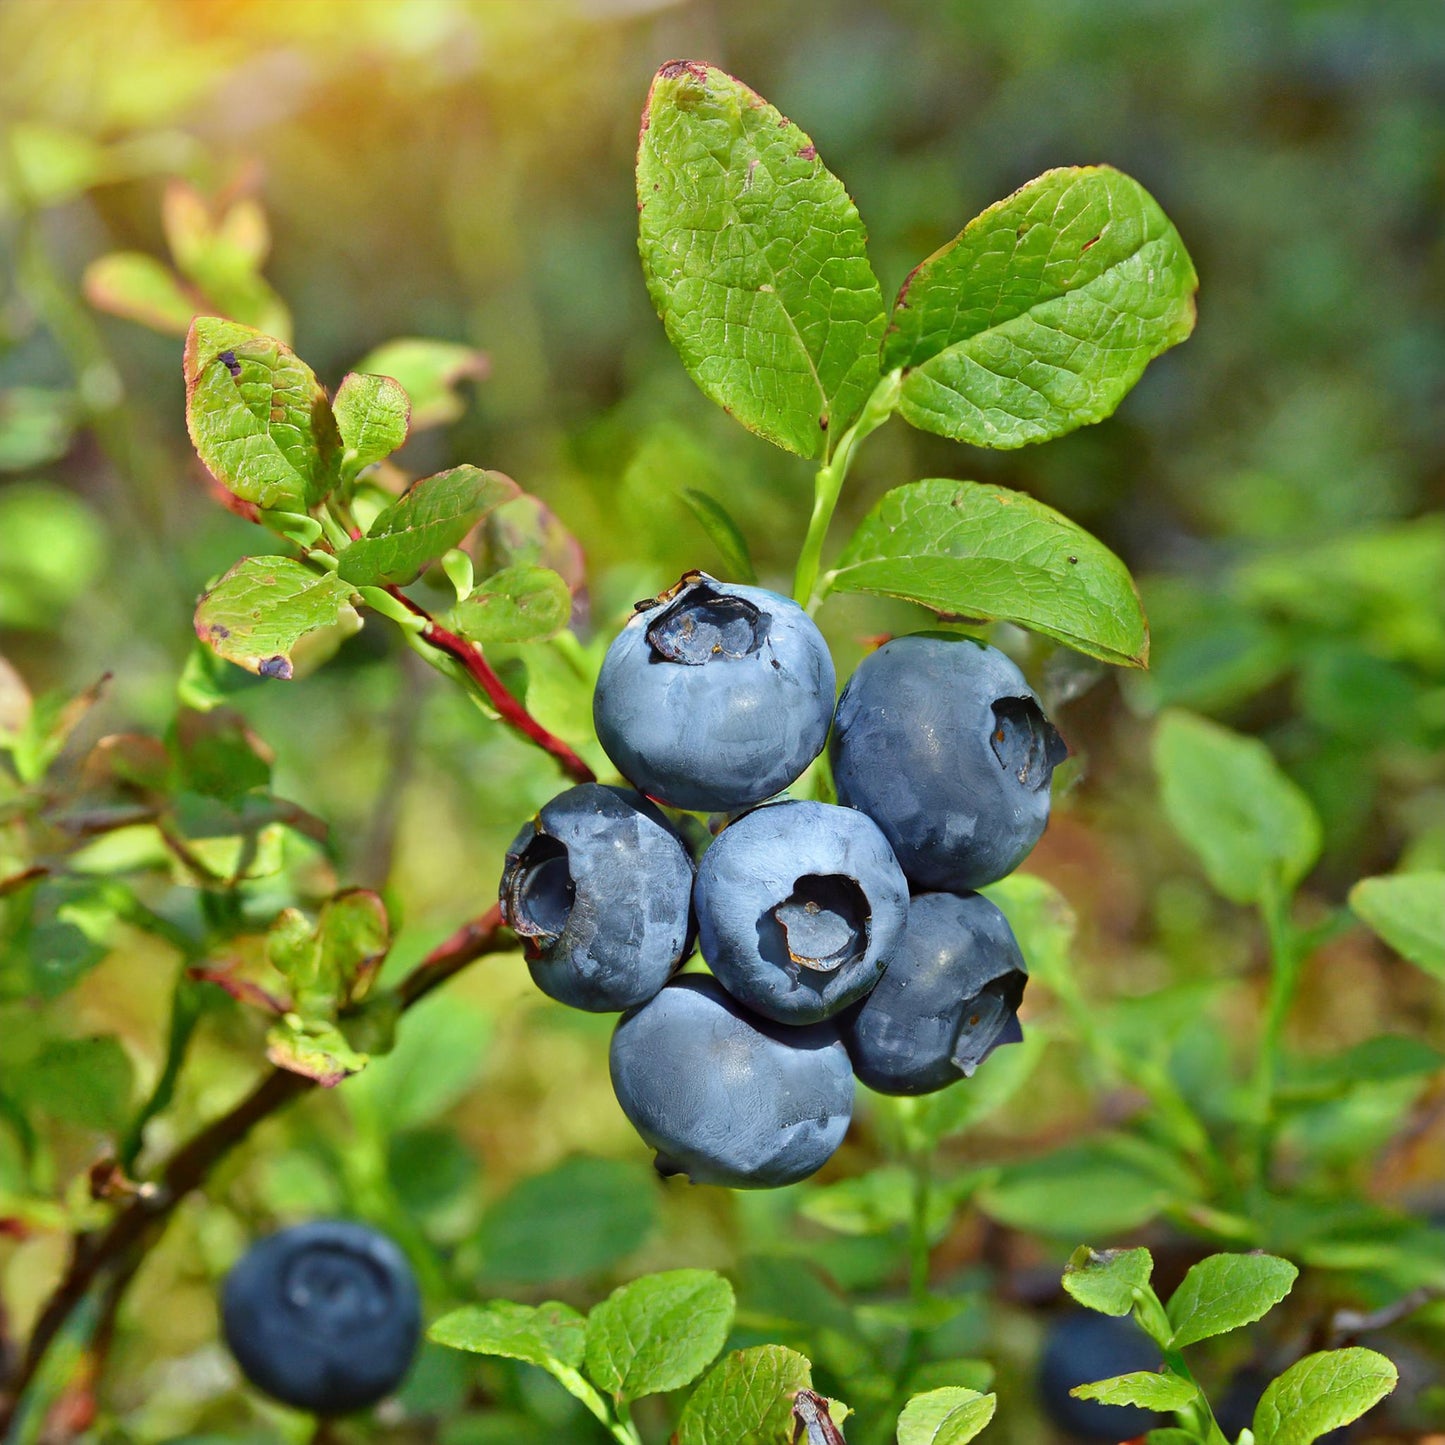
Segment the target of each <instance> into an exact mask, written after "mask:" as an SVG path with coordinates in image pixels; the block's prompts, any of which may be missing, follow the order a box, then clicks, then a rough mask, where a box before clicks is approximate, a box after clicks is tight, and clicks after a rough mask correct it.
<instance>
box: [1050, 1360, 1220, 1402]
mask: <svg viewBox="0 0 1445 1445" xmlns="http://www.w3.org/2000/svg"><path fill="white" fill-rule="evenodd" d="M1069 1394H1071V1395H1073V1396H1074V1397H1075V1399H1078V1400H1097V1401H1098V1402H1099V1403H1100V1404H1101V1405H1138V1406H1140V1407H1141V1408H1142V1409H1145V1410H1179V1409H1182V1408H1183V1407H1184V1406H1185V1405H1189V1404H1192V1403H1193V1402H1194V1400H1195V1399H1196V1398H1197V1397H1198V1395H1199V1387H1198V1386H1197V1385H1191V1384H1190V1383H1189V1381H1188V1380H1185V1379H1183V1378H1181V1377H1180V1376H1179V1375H1161V1374H1156V1373H1154V1372H1152V1371H1149V1370H1139V1371H1136V1372H1135V1373H1134V1374H1131V1375H1115V1376H1114V1377H1113V1379H1111V1380H1095V1381H1094V1382H1093V1383H1092V1384H1089V1385H1077V1386H1075V1388H1074V1389H1072V1390H1070V1391H1069Z"/></svg>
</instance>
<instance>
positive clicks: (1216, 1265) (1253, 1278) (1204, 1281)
mask: <svg viewBox="0 0 1445 1445" xmlns="http://www.w3.org/2000/svg"><path fill="white" fill-rule="evenodd" d="M1298 1277H1299V1270H1297V1269H1296V1268H1295V1267H1294V1265H1292V1264H1291V1263H1290V1262H1289V1260H1287V1259H1280V1258H1278V1257H1277V1256H1275V1255H1272V1254H1211V1255H1210V1256H1209V1257H1208V1258H1207V1259H1201V1260H1200V1261H1199V1263H1198V1264H1196V1265H1192V1266H1191V1267H1190V1270H1189V1273H1188V1274H1186V1275H1185V1276H1184V1279H1183V1281H1182V1282H1181V1283H1180V1285H1179V1288H1178V1289H1176V1290H1175V1291H1174V1293H1173V1295H1171V1296H1170V1299H1169V1306H1168V1311H1169V1323H1170V1325H1172V1326H1173V1329H1174V1336H1173V1338H1172V1339H1171V1340H1170V1342H1169V1347H1170V1349H1174V1350H1182V1349H1183V1348H1184V1346H1185V1345H1192V1344H1194V1343H1196V1342H1197V1341H1199V1340H1207V1339H1209V1338H1210V1337H1211V1336H1212V1335H1224V1334H1228V1333H1229V1331H1230V1330H1237V1329H1240V1328H1241V1327H1242V1326H1244V1325H1252V1324H1253V1323H1254V1322H1255V1320H1258V1319H1262V1318H1263V1317H1264V1316H1265V1315H1267V1314H1268V1313H1269V1312H1270V1310H1272V1309H1273V1308H1274V1307H1275V1305H1277V1304H1278V1303H1279V1302H1280V1301H1281V1300H1282V1299H1283V1298H1284V1297H1285V1296H1286V1295H1287V1294H1288V1293H1289V1292H1290V1290H1291V1289H1292V1288H1293V1287H1294V1282H1295V1280H1296V1279H1297V1278H1298Z"/></svg>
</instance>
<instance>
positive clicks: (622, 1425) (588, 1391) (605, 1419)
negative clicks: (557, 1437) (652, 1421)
mask: <svg viewBox="0 0 1445 1445" xmlns="http://www.w3.org/2000/svg"><path fill="white" fill-rule="evenodd" d="M547 1368H548V1370H550V1371H551V1373H552V1374H553V1376H554V1377H555V1378H556V1380H557V1383H558V1384H560V1385H561V1386H562V1388H563V1389H564V1390H566V1391H567V1393H568V1394H569V1395H571V1396H572V1397H573V1398H574V1399H577V1400H580V1401H581V1402H582V1403H583V1404H584V1405H585V1406H586V1407H587V1409H588V1410H589V1411H591V1413H592V1414H593V1415H594V1416H596V1418H597V1419H598V1420H599V1421H601V1423H602V1424H603V1425H604V1426H605V1427H606V1429H607V1433H608V1434H609V1435H611V1436H612V1438H613V1439H614V1440H616V1441H618V1442H620V1445H642V1436H640V1435H639V1434H638V1433H637V1426H636V1425H634V1424H633V1423H632V1416H631V1414H630V1413H629V1411H628V1408H627V1406H626V1405H624V1404H621V1403H619V1404H618V1406H617V1413H616V1414H615V1415H614V1414H613V1413H612V1411H611V1410H609V1409H608V1408H607V1401H606V1400H604V1399H603V1398H602V1396H601V1395H600V1394H599V1393H598V1392H597V1391H596V1390H595V1389H594V1388H593V1387H592V1386H591V1385H590V1384H589V1383H588V1382H587V1381H586V1380H585V1379H584V1378H583V1377H582V1374H581V1372H580V1371H578V1370H574V1369H572V1368H571V1367H570V1366H568V1365H564V1364H563V1363H562V1362H561V1361H560V1360H552V1361H551V1362H549V1364H548V1366H547Z"/></svg>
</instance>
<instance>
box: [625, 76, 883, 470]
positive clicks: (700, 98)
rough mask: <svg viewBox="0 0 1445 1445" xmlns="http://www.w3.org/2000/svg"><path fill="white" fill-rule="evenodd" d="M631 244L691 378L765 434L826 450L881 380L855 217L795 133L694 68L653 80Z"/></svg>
mask: <svg viewBox="0 0 1445 1445" xmlns="http://www.w3.org/2000/svg"><path fill="white" fill-rule="evenodd" d="M637 204H638V212H639V215H638V233H639V234H638V243H639V248H640V250H641V252H642V269H643V273H644V275H645V276H646V278H647V288H648V291H649V292H650V293H651V295H652V300H653V304H654V305H655V306H656V307H657V310H658V314H659V315H660V316H661V317H662V320H663V324H664V325H665V326H666V328H667V335H668V339H669V340H670V341H671V342H672V344H673V346H674V347H675V348H676V349H677V352H678V354H679V355H680V356H681V358H682V362H683V365H684V366H685V367H686V368H687V370H688V373H689V374H690V375H691V376H692V379H693V380H694V381H695V382H696V383H697V384H698V386H699V387H701V388H702V390H703V392H704V393H705V394H706V395H707V396H708V397H709V398H711V399H712V400H713V401H715V402H717V403H718V404H719V405H720V406H722V407H724V408H726V409H727V410H728V411H729V412H731V414H732V415H733V416H735V417H736V418H737V419H738V421H740V422H741V423H742V424H743V425H744V426H745V427H747V428H748V429H749V430H751V431H755V432H757V433H758V435H759V436H762V437H766V438H767V440H768V441H770V442H774V443H776V445H778V446H780V447H785V448H787V450H789V451H792V452H796V453H798V455H800V456H804V457H819V456H824V455H826V454H827V451H828V445H829V441H830V439H831V438H833V437H836V436H838V435H839V434H840V433H841V432H842V431H843V430H844V429H845V428H846V427H847V426H848V424H849V422H851V421H852V420H853V418H854V416H855V415H856V414H857V412H858V411H859V409H860V408H861V407H862V405H863V402H864V400H865V399H866V398H867V396H868V393H869V392H870V391H871V390H872V388H873V385H874V383H875V382H876V381H877V379H878V361H877V349H878V343H879V341H880V339H881V337H882V334H883V325H884V315H883V293H882V291H881V289H880V287H879V285H878V280H877V277H875V276H874V274H873V270H872V267H871V266H869V264H868V257H867V252H866V248H865V241H866V238H865V236H864V232H863V225H862V222H861V221H860V220H859V219H858V211H857V208H856V207H855V206H854V205H853V202H852V201H851V200H850V199H849V197H848V194H847V192H846V191H845V190H844V189H843V186H842V184H841V183H840V182H839V181H838V179H837V177H835V176H834V175H832V174H831V172H829V171H828V170H827V168H826V167H825V166H824V165H823V163H822V161H820V160H819V159H818V153H817V149H816V147H815V146H814V145H813V143H812V142H811V141H810V140H809V139H808V137H807V136H806V135H804V134H803V132H802V131H800V130H799V129H798V127H797V126H795V125H793V124H792V122H791V121H789V120H787V119H786V118H784V117H783V116H782V115H780V114H779V113H778V111H777V110H776V109H774V107H773V106H771V105H769V104H768V103H767V102H766V101H765V100H764V99H763V98H762V97H761V96H759V95H757V94H755V93H754V92H753V91H752V90H750V89H748V87H747V86H745V85H743V84H742V83H741V82H740V81H737V80H734V79H733V77H732V76H730V75H727V74H724V72H722V71H721V70H717V69H714V68H713V67H712V66H708V65H704V64H702V63H700V62H698V61H689V60H676V61H671V62H669V63H668V64H667V65H664V66H663V67H662V69H661V70H659V71H658V72H657V75H656V77H655V78H654V80H653V82H652V89H651V92H650V93H649V95H648V98H647V107H646V109H645V110H644V111H643V116H642V137H641V142H640V144H639V146H638V152H637Z"/></svg>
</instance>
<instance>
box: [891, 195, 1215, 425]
mask: <svg viewBox="0 0 1445 1445" xmlns="http://www.w3.org/2000/svg"><path fill="white" fill-rule="evenodd" d="M1198 284H1199V282H1198V277H1197V276H1196V275H1195V273H1194V265H1193V263H1192V262H1191V261H1190V259H1189V254H1188V252H1187V251H1186V250H1185V249H1184V243H1183V242H1182V241H1181V240H1180V239H1179V233H1178V232H1177V231H1176V230H1175V229H1174V227H1173V225H1171V224H1170V221H1169V218H1168V217H1167V216H1165V214H1164V212H1163V211H1162V210H1160V209H1159V205H1158V203H1157V202H1156V201H1155V200H1154V198H1153V197H1152V196H1151V195H1149V193H1148V192H1147V191H1146V190H1145V189H1144V188H1143V187H1142V186H1141V185H1139V183H1138V182H1137V181H1134V180H1131V179H1130V178H1129V177H1128V176H1126V175H1124V174H1123V173H1122V172H1120V171H1116V170H1114V169H1112V168H1111V167H1109V166H1077V167H1067V168H1062V169H1059V170H1053V171H1046V172H1045V173H1044V174H1043V175H1041V176H1040V177H1039V178H1038V179H1037V180H1034V181H1030V182H1029V183H1028V185H1026V186H1024V187H1023V188H1022V189H1020V190H1018V191H1015V192H1014V194H1013V195H1011V196H1009V197H1007V198H1006V199H1004V200H1002V201H999V202H998V203H997V204H996V205H993V206H990V207H989V208H988V210H986V211H985V212H984V213H983V214H982V215H981V216H978V217H977V218H976V219H974V220H972V221H970V222H969V224H968V225H967V226H965V227H964V229H963V231H962V233H961V234H960V235H959V236H958V237H957V238H956V239H955V240H953V241H951V242H949V244H948V245H947V246H945V247H944V248H943V249H942V250H940V251H937V252H935V253H934V254H933V255H932V256H930V257H929V258H928V259H927V260H926V261H924V262H923V263H922V264H921V265H919V266H918V268H917V269H916V270H915V271H914V272H913V274H912V275H911V276H910V277H909V278H908V279H907V281H905V282H904V283H903V289H902V290H901V291H900V292H899V293H898V300H897V302H896V303H895V305H894V309H893V316H892V319H891V321H890V323H889V327H888V335H887V337H886V339H885V341H884V344H883V369H884V370H885V371H891V370H892V369H893V368H895V367H902V368H904V371H905V375H904V380H903V393H902V397H901V399H900V401H899V408H898V409H899V411H900V412H901V413H902V415H903V417H904V418H905V420H907V421H908V422H910V423H912V425H914V426H916V427H919V428H921V429H922V430H923V431H930V432H936V433H938V434H939V435H940V436H946V437H952V438H953V439H954V440H955V441H963V442H971V443H972V444H973V445H975V446H983V447H996V448H1010V447H1020V446H1024V445H1025V444H1027V443H1029V442H1038V441H1044V440H1046V439H1047V438H1049V437H1056V436H1062V435H1063V434H1064V433H1065V432H1069V431H1072V430H1074V428H1075V427H1080V426H1086V425H1088V424H1089V423H1090V422H1096V421H1102V420H1103V419H1104V418H1105V417H1106V416H1108V415H1110V414H1111V413H1112V412H1113V410H1114V408H1115V407H1117V406H1118V405H1119V403H1120V402H1121V401H1122V400H1123V399H1124V397H1125V395H1126V394H1127V393H1128V392H1129V390H1130V388H1131V387H1132V386H1133V385H1134V383H1135V382H1136V381H1138V380H1139V377H1140V376H1141V375H1142V373H1143V371H1144V368H1145V367H1146V366H1147V365H1148V364H1149V362H1150V361H1151V360H1153V358H1154V357H1156V356H1158V355H1159V353H1160V352H1162V351H1165V350H1167V349H1168V348H1169V347H1171V346H1173V345H1175V344H1176V343H1177V342H1180V341H1183V340H1184V339H1185V337H1187V336H1188V335H1189V333H1190V332H1191V331H1192V330H1193V329H1194V316H1195V311H1194V292H1195V290H1196V288H1197V287H1198Z"/></svg>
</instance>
